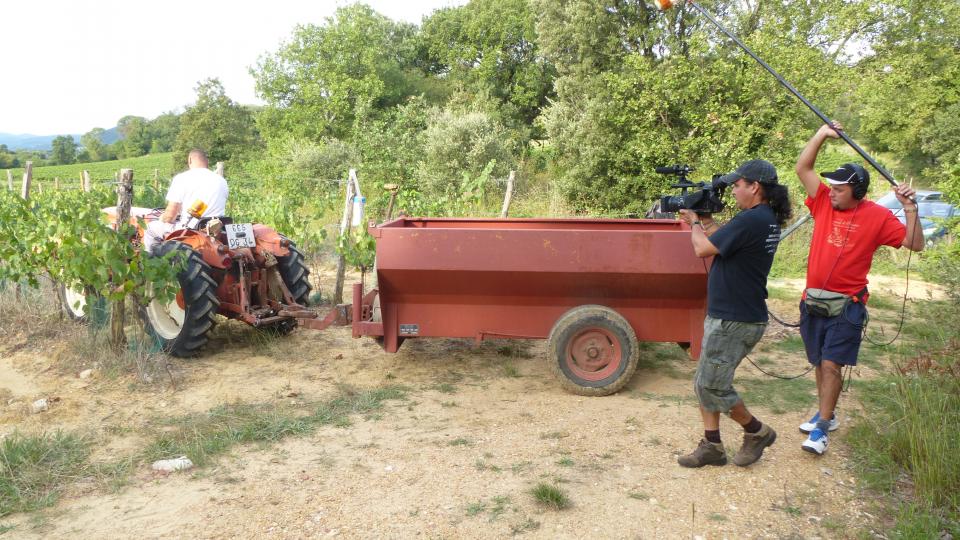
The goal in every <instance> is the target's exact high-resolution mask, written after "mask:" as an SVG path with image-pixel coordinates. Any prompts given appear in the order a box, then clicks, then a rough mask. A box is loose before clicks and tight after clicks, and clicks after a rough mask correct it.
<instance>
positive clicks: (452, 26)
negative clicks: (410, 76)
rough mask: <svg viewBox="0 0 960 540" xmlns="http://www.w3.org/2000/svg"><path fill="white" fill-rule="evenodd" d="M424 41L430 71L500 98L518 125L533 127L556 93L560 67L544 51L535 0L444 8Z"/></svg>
mask: <svg viewBox="0 0 960 540" xmlns="http://www.w3.org/2000/svg"><path fill="white" fill-rule="evenodd" d="M419 40H420V42H421V45H420V47H421V49H422V50H423V52H422V54H423V56H424V57H425V58H424V59H423V62H424V65H425V67H426V69H427V70H428V71H429V72H430V73H432V74H434V75H436V76H438V77H443V78H445V79H447V80H448V81H449V84H451V85H453V86H456V87H460V88H463V89H464V90H466V91H468V92H469V93H471V94H475V95H478V96H490V97H492V98H494V99H495V100H496V101H497V104H496V108H504V107H506V108H507V109H508V111H509V112H508V114H507V116H508V119H509V120H510V121H512V122H513V123H516V124H518V125H527V126H529V125H532V122H533V120H534V119H535V118H536V117H537V115H538V114H539V112H540V109H541V108H542V107H543V106H544V105H546V103H547V99H548V98H549V97H550V96H551V91H552V87H553V76H554V69H553V65H552V64H551V63H550V62H548V61H547V60H546V59H545V58H544V57H543V55H542V54H541V52H540V50H539V46H538V38H537V33H536V28H535V17H534V11H533V10H532V9H531V6H530V1H529V0H473V1H472V2H470V3H468V4H466V5H464V6H461V7H453V8H445V9H441V10H438V11H436V12H434V13H433V14H432V15H431V16H430V17H429V18H427V19H426V20H425V21H424V23H423V30H422V32H421V35H420V37H419Z"/></svg>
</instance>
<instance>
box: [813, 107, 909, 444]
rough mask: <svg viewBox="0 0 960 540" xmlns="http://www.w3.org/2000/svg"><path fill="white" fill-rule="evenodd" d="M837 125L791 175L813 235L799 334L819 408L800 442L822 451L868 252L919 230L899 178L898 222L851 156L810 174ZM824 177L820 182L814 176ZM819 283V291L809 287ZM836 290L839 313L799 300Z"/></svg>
mask: <svg viewBox="0 0 960 540" xmlns="http://www.w3.org/2000/svg"><path fill="white" fill-rule="evenodd" d="M840 130H843V126H841V125H840V124H839V123H837V122H833V123H832V125H829V126H828V125H825V126H822V127H821V128H820V129H819V130H818V131H817V133H816V134H815V135H814V136H813V137H812V138H811V139H810V141H809V142H807V146H806V147H805V148H804V149H803V152H801V153H800V157H799V158H798V159H797V169H796V170H797V176H799V177H800V182H801V183H803V187H804V189H806V191H807V199H806V201H805V204H806V205H807V207H808V208H809V209H810V214H812V215H813V220H814V225H813V239H812V240H811V242H810V256H809V258H808V260H807V290H805V291H804V300H802V301H801V302H800V335H801V337H802V338H803V344H804V347H805V348H806V351H807V359H808V360H809V361H810V363H811V364H813V365H814V366H816V378H817V396H818V397H819V401H820V408H819V411H817V413H816V414H815V415H813V418H811V419H810V420H809V421H808V422H804V423H803V424H801V425H800V431H802V432H804V433H809V434H810V436H809V437H808V438H807V440H806V441H804V442H803V444H802V446H801V447H802V448H803V449H804V450H806V451H808V452H811V453H814V454H817V455H822V454H823V453H824V452H825V451H826V450H827V433H828V432H830V431H833V430H835V429H837V425H838V423H837V420H836V418H834V409H835V408H836V405H837V400H838V399H839V397H840V388H841V386H842V383H843V377H842V375H841V373H840V370H841V369H842V367H843V366H854V365H856V364H857V354H858V353H859V351H860V340H861V339H862V337H863V327H864V324H865V322H866V318H867V317H866V316H867V309H866V301H867V297H868V295H867V273H868V272H869V271H870V265H871V264H872V263H873V254H874V253H876V251H877V249H878V248H879V247H880V246H890V247H894V248H899V247H905V248H907V249H910V250H913V251H920V250H922V249H923V244H924V242H923V231H922V230H921V227H920V224H919V223H918V219H917V205H916V203H914V202H913V201H912V200H911V199H912V198H913V195H914V193H915V191H914V190H913V189H911V188H910V187H909V186H907V185H903V184H901V185H899V186H897V188H896V191H895V193H896V196H897V200H899V201H900V203H901V204H902V205H903V211H904V212H905V213H906V216H907V224H906V226H904V225H903V224H902V223H900V221H899V220H898V219H897V218H896V217H895V216H894V215H893V213H892V212H891V211H890V210H888V209H886V208H884V207H882V206H880V205H878V204H876V203H874V202H872V201H868V200H867V199H866V198H865V197H866V195H867V188H868V187H869V185H870V173H868V172H867V170H866V169H864V168H863V167H861V166H860V165H857V164H855V163H845V164H844V165H842V166H840V168H838V169H837V170H836V171H831V172H824V173H821V174H820V175H817V173H816V172H814V170H813V166H814V162H815V161H816V159H817V154H818V153H819V152H820V147H821V146H822V145H823V142H824V141H825V140H827V139H828V138H829V139H837V138H839V137H840V135H838V134H837V131H840ZM820 176H823V177H824V178H826V179H827V182H828V183H829V184H830V186H829V187H827V186H826V185H825V184H823V183H822V182H821V180H820ZM811 289H819V291H816V290H814V291H811ZM822 291H830V292H833V293H840V294H842V295H844V296H846V297H848V298H847V300H844V299H842V298H841V299H839V300H838V301H837V303H838V304H840V303H842V304H843V307H842V309H840V311H839V314H837V315H833V316H830V314H829V313H824V312H819V313H818V312H817V311H818V310H814V312H811V311H810V310H808V308H807V304H806V299H807V298H808V296H809V297H813V298H815V299H825V298H828V297H829V296H830V293H829V292H822Z"/></svg>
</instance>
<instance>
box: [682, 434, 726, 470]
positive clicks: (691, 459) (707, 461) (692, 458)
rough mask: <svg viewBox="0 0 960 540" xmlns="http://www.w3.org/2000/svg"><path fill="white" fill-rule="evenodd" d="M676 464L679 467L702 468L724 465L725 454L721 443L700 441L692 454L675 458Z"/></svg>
mask: <svg viewBox="0 0 960 540" xmlns="http://www.w3.org/2000/svg"><path fill="white" fill-rule="evenodd" d="M677 463H679V464H680V466H681V467H691V468H697V467H703V466H704V465H726V464H727V453H726V451H724V449H723V443H713V442H710V441H708V440H706V439H700V444H698V445H697V449H696V450H694V451H693V452H691V453H689V454H687V455H685V456H680V457H678V458H677Z"/></svg>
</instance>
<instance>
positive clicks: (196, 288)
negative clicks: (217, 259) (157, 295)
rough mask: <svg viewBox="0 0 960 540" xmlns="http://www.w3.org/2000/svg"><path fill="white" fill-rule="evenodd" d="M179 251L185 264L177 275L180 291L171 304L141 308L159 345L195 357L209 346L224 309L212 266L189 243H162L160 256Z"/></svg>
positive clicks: (147, 324) (165, 303)
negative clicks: (210, 338) (218, 318)
mask: <svg viewBox="0 0 960 540" xmlns="http://www.w3.org/2000/svg"><path fill="white" fill-rule="evenodd" d="M170 252H176V254H175V255H174V258H175V259H180V260H184V261H185V265H184V267H183V269H182V270H181V271H180V273H179V274H178V275H177V281H178V282H179V283H180V290H179V291H178V292H177V295H176V297H174V298H173V300H171V301H170V302H161V301H160V300H153V301H151V302H150V303H149V304H147V305H146V306H143V307H142V308H140V317H141V318H142V319H143V322H144V323H145V326H146V329H147V332H148V333H149V334H150V335H151V336H153V338H154V339H156V341H157V344H158V345H160V347H161V348H162V349H163V350H164V351H165V352H168V353H170V354H172V355H173V356H180V357H185V356H191V355H193V354H195V353H196V352H197V350H198V349H200V347H203V346H204V345H206V343H207V339H208V333H209V332H210V330H211V329H212V328H213V325H214V315H216V313H217V309H218V308H219V307H220V300H219V299H217V282H216V281H214V280H213V278H212V277H211V273H212V271H211V269H210V266H209V265H207V263H205V262H204V261H203V258H201V257H200V254H199V253H197V252H196V251H194V250H193V249H191V248H190V247H189V246H187V245H186V244H183V243H181V242H177V241H176V240H168V241H166V242H163V243H162V244H160V246H159V248H158V249H157V255H158V256H164V255H166V254H167V253H170Z"/></svg>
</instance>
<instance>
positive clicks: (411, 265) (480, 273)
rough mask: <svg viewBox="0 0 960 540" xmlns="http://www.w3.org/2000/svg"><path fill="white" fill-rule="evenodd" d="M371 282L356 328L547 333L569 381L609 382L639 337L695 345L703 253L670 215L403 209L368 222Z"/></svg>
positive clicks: (382, 335)
mask: <svg viewBox="0 0 960 540" xmlns="http://www.w3.org/2000/svg"><path fill="white" fill-rule="evenodd" d="M368 230H369V232H370V234H371V235H373V236H374V238H376V242H377V253H376V254H377V269H376V272H377V288H375V289H373V290H371V291H369V292H367V293H366V294H364V291H363V284H356V285H354V291H353V314H352V315H353V316H352V320H353V323H352V324H353V336H354V337H362V336H373V337H377V338H378V339H380V340H382V344H383V347H384V349H385V350H386V351H387V352H396V351H397V349H398V348H399V347H400V345H401V344H402V343H403V341H404V340H405V339H410V338H422V337H448V338H449V337H453V338H474V339H476V340H477V341H478V342H479V341H481V340H483V339H485V338H538V339H544V338H546V339H548V340H549V346H550V363H551V366H553V368H554V371H555V372H556V373H557V375H558V376H559V378H560V381H561V383H562V384H563V385H564V387H566V388H567V389H568V390H570V391H572V392H575V393H578V394H581V395H606V394H610V393H613V392H616V391H617V390H619V389H620V388H621V387H623V385H624V384H626V383H627V381H628V380H629V379H630V377H631V376H632V375H633V372H634V370H635V369H636V366H637V360H638V356H639V351H638V344H637V343H638V341H660V342H677V343H679V344H681V346H687V347H689V353H690V356H691V357H693V358H697V357H698V356H699V354H700V342H701V340H702V336H703V318H704V314H705V311H706V290H707V268H708V264H709V263H708V262H704V261H703V260H701V259H699V258H697V257H696V256H695V255H694V254H693V249H692V247H691V246H690V237H689V236H690V233H689V227H687V225H685V224H683V223H681V222H679V221H674V220H610V219H469V218H468V219H451V218H436V219H434V218H429V219H427V218H400V219H396V220H393V221H390V222H387V223H383V224H380V225H371V226H370V227H369V229H368Z"/></svg>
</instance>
